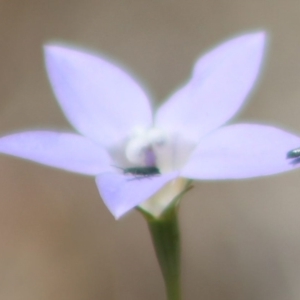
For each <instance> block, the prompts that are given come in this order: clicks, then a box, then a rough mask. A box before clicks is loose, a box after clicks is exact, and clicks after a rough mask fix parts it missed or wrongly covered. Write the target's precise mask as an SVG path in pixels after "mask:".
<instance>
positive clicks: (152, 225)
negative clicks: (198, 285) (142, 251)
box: [148, 209, 181, 300]
mask: <svg viewBox="0 0 300 300" xmlns="http://www.w3.org/2000/svg"><path fill="white" fill-rule="evenodd" d="M148 227H149V230H150V233H151V237H152V241H153V245H154V248H155V252H156V256H157V259H158V262H159V264H160V268H161V271H162V274H163V277H164V281H165V285H166V292H167V299H168V300H180V299H181V290H180V235H179V228H178V218H177V211H176V209H173V210H172V212H169V213H168V214H167V215H164V216H163V217H162V218H159V219H152V220H148Z"/></svg>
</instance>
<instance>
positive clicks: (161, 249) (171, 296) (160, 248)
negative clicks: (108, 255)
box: [137, 180, 192, 300]
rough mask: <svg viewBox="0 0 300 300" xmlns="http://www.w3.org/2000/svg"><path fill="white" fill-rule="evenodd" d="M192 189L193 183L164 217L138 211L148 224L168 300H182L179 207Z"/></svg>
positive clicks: (176, 198)
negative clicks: (183, 197) (182, 199)
mask: <svg viewBox="0 0 300 300" xmlns="http://www.w3.org/2000/svg"><path fill="white" fill-rule="evenodd" d="M191 188H192V181H191V180H189V181H188V182H187V183H186V186H185V188H184V189H183V191H182V192H181V193H179V194H178V195H177V196H176V197H175V198H174V199H173V201H172V202H171V204H170V205H169V206H168V207H166V209H165V210H164V212H163V213H162V215H160V216H159V217H154V216H153V215H151V214H150V213H149V212H147V211H145V210H143V209H142V208H141V207H137V209H138V210H139V211H140V212H141V213H142V214H143V215H144V217H145V219H146V220H147V222H148V227H149V231H150V234H151V237H152V242H153V245H154V249H155V252H156V256H157V259H158V262H159V265H160V269H161V271H162V274H163V278H164V281H165V286H166V293H167V299H168V300H180V299H181V286H180V232H179V226H178V213H177V211H178V206H179V202H180V200H181V198H182V196H183V195H184V194H185V193H186V192H187V191H189V190H190V189H191Z"/></svg>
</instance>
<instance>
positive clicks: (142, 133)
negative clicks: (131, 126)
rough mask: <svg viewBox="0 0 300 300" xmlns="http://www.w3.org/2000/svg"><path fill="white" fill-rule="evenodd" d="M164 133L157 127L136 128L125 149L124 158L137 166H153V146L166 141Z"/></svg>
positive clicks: (154, 158)
mask: <svg viewBox="0 0 300 300" xmlns="http://www.w3.org/2000/svg"><path fill="white" fill-rule="evenodd" d="M166 140H167V138H166V135H165V134H164V132H163V131H162V130H160V129H158V128H150V129H148V130H145V129H136V130H135V131H134V132H133V133H132V135H131V137H130V139H129V141H128V143H127V146H126V149H125V154H126V158H127V159H128V160H129V161H130V162H131V163H133V164H136V165H139V166H155V165H156V163H157V161H156V155H155V148H157V147H161V146H163V145H164V144H165V143H166Z"/></svg>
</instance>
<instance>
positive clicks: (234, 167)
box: [181, 124, 300, 180]
mask: <svg viewBox="0 0 300 300" xmlns="http://www.w3.org/2000/svg"><path fill="white" fill-rule="evenodd" d="M299 146H300V138H299V137H297V136H295V135H293V134H291V133H288V132H285V131H283V130H280V129H277V128H274V127H270V126H263V125H250V124H237V125H232V126H227V127H223V128H220V129H218V130H216V131H215V132H214V133H212V134H211V135H208V136H207V137H205V138H203V140H201V141H200V143H199V144H198V146H197V148H196V149H195V151H194V152H193V154H192V155H191V157H190V159H189V161H188V163H187V164H186V165H185V167H184V168H183V170H182V173H181V176H183V177H187V178H193V179H210V180H211V179H214V180H216V179H242V178H250V177H257V176H266V175H272V174H277V173H281V172H285V171H289V170H291V169H293V168H295V165H293V163H292V161H291V160H289V159H287V158H286V156H287V152H288V151H290V150H292V149H294V148H296V147H299Z"/></svg>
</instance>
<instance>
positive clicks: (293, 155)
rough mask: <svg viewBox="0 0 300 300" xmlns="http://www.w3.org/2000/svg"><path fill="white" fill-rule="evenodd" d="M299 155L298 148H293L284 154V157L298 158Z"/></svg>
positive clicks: (299, 150) (299, 149)
mask: <svg viewBox="0 0 300 300" xmlns="http://www.w3.org/2000/svg"><path fill="white" fill-rule="evenodd" d="M298 157H300V148H296V149H293V150H291V151H289V152H288V153H287V154H286V158H298Z"/></svg>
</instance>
